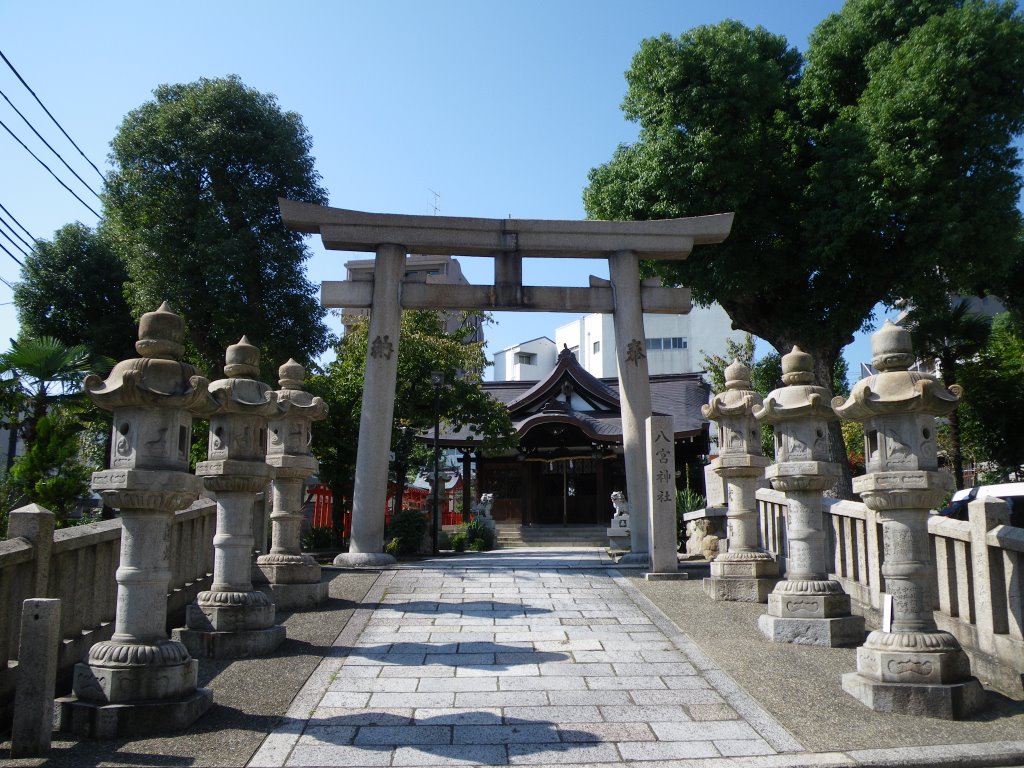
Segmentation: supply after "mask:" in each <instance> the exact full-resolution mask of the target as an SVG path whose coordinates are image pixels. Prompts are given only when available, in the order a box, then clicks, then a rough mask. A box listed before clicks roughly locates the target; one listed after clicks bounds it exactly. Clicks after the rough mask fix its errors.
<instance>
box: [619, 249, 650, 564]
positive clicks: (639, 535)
mask: <svg viewBox="0 0 1024 768" xmlns="http://www.w3.org/2000/svg"><path fill="white" fill-rule="evenodd" d="M608 271H609V276H610V277H611V283H612V290H613V291H614V294H615V311H614V312H613V313H612V323H613V326H614V330H615V360H616V362H617V363H618V369H619V399H620V401H621V403H622V444H623V452H624V454H625V457H624V458H625V464H626V494H627V496H628V499H629V511H630V516H629V538H630V550H631V551H630V553H629V554H628V555H624V556H623V557H622V559H621V560H620V561H619V562H620V564H622V565H636V566H641V567H645V566H647V565H648V560H649V555H648V549H647V548H648V528H649V527H650V520H649V510H648V508H647V493H648V491H647V441H646V437H645V434H644V430H645V429H646V423H647V419H648V418H650V416H651V377H650V372H649V368H648V365H647V349H646V336H645V334H644V315H643V307H642V305H641V302H640V260H639V258H638V257H637V255H636V253H634V252H633V251H617V252H615V253H612V254H609V256H608Z"/></svg>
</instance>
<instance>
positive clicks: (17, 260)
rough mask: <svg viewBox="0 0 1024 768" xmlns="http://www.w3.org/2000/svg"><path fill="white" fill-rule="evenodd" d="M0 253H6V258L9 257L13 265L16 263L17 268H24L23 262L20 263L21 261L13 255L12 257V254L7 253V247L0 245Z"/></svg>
mask: <svg viewBox="0 0 1024 768" xmlns="http://www.w3.org/2000/svg"><path fill="white" fill-rule="evenodd" d="M0 251H3V252H4V253H6V254H7V255H8V256H10V257H11V258H12V259H14V261H15V263H16V264H17V265H18V266H19V267H24V266H25V263H24V262H23V261H22V260H21V259H19V258H18V257H17V256H15V255H14V254H13V253H11V252H10V251H8V250H7V247H6V246H5V245H4V244H3V243H0Z"/></svg>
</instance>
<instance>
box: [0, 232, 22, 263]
mask: <svg viewBox="0 0 1024 768" xmlns="http://www.w3.org/2000/svg"><path fill="white" fill-rule="evenodd" d="M0 235H3V236H4V237H5V238H7V241H8V242H9V243H10V244H11V245H13V246H14V248H15V249H16V250H18V251H21V255H22V256H24V257H25V258H28V251H26V250H25V249H24V248H22V247H21V246H20V245H18V244H17V243H16V242H15V241H14V238H12V237H11V236H10V235H8V234H7V233H6V232H4V231H3V230H2V229H0Z"/></svg>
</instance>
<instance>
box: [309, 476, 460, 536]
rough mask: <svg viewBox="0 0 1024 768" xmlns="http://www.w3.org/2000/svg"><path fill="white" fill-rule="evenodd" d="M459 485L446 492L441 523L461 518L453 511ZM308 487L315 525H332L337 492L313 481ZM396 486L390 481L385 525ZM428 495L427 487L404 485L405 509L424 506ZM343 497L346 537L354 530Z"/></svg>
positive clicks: (451, 522) (343, 531)
mask: <svg viewBox="0 0 1024 768" xmlns="http://www.w3.org/2000/svg"><path fill="white" fill-rule="evenodd" d="M460 485H461V484H460V483H456V487H455V488H453V489H451V491H450V492H449V493H448V494H445V497H444V498H443V499H442V500H441V525H451V526H454V525H458V524H459V523H461V522H462V514H461V513H459V512H455V511H453V509H452V503H451V498H450V496H451V495H452V493H454V491H455V490H456V489H458V488H459V487H460ZM307 490H308V492H309V497H310V500H311V501H312V502H313V521H312V527H313V528H330V527H332V526H333V524H334V523H333V518H332V512H333V509H334V494H332V493H331V489H330V488H328V487H327V486H326V485H311V486H309V487H308V488H307ZM395 490H396V489H395V485H394V483H388V496H387V501H386V502H385V504H386V506H385V509H384V524H385V525H387V524H388V522H390V521H391V507H392V501H393V499H394V496H395ZM429 496H430V493H429V492H428V491H425V490H424V489H422V488H414V487H412V486H408V485H407V486H406V487H405V492H404V493H403V494H402V509H424V508H425V507H427V505H428V497H429ZM341 501H342V505H343V507H344V509H343V511H342V516H341V533H342V536H343V537H344V538H346V539H347V538H348V537H349V534H351V532H352V509H351V505H350V504H349V500H348V499H346V498H342V500H341ZM428 514H429V513H428Z"/></svg>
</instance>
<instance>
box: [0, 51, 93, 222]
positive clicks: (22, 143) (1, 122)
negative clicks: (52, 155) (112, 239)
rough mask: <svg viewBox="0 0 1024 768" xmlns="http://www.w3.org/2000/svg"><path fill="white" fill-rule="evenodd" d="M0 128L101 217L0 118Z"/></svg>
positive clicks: (75, 196)
mask: <svg viewBox="0 0 1024 768" xmlns="http://www.w3.org/2000/svg"><path fill="white" fill-rule="evenodd" d="M0 55H2V54H0ZM0 128H3V129H4V130H5V131H7V132H8V133H9V134H11V137H12V138H13V139H14V140H15V141H16V142H18V143H19V144H21V146H22V147H23V148H24V149H25V151H26V152H28V153H29V154H30V155H32V157H34V158H35V159H36V162H37V163H39V164H40V165H41V166H43V168H45V169H46V170H47V171H49V172H50V175H51V176H53V178H55V179H56V180H57V183H58V184H60V185H61V186H62V187H64V189H66V190H67V191H68V192H70V193H71V194H72V195H73V196H74V198H75V200H77V201H78V202H80V203H81V204H82V205H84V206H85V207H86V208H88V209H89V210H90V211H92V214H93V215H94V216H95V217H96V218H97V219H99V218H102V217H101V216H100V215H99V214H98V213H97V212H96V211H95V210H94V209H93V207H92V206H91V205H89V204H88V203H87V202H85V200H83V199H82V198H80V197H79V196H78V195H77V194H76V193H75V190H73V189H72V188H71V187H69V186H68V185H67V184H65V183H64V182H63V181H61V179H60V176H58V175H57V174H56V173H54V172H53V171H52V170H51V169H50V166H48V165H47V164H46V163H44V162H43V161H42V160H40V159H39V156H38V155H36V153H35V152H33V151H32V150H31V149H29V148H28V146H27V145H26V144H25V142H24V141H22V140H21V139H19V138H18V137H17V136H16V135H15V134H14V131H12V130H11V129H10V128H8V127H7V123H5V122H4V121H3V120H0Z"/></svg>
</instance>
